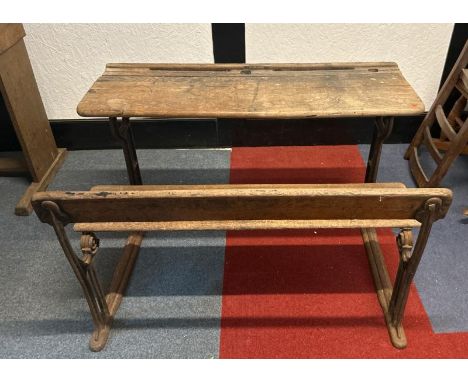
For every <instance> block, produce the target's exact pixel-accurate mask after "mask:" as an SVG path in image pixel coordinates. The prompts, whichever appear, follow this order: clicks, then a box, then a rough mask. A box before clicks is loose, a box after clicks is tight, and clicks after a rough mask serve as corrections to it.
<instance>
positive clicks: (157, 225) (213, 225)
mask: <svg viewBox="0 0 468 382" xmlns="http://www.w3.org/2000/svg"><path fill="white" fill-rule="evenodd" d="M419 226H421V224H420V223H419V222H418V221H417V220H414V219H367V220H364V219H361V220H359V219H355V220H350V219H340V220H221V221H216V220H209V221H176V222H174V221H167V222H112V223H76V224H75V225H74V226H73V229H74V230H75V231H77V232H133V231H135V230H138V231H143V232H147V231H188V230H190V231H209V230H221V231H223V230H226V231H228V230H229V231H236V230H258V229H264V230H276V229H316V228H317V229H319V228H388V227H390V228H394V227H419Z"/></svg>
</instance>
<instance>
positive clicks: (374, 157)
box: [365, 117, 393, 183]
mask: <svg viewBox="0 0 468 382" xmlns="http://www.w3.org/2000/svg"><path fill="white" fill-rule="evenodd" d="M392 129H393V117H378V118H376V119H375V129H374V135H373V137H372V144H371V147H370V151H369V158H368V160H367V169H366V178H365V182H366V183H375V182H376V180H377V172H378V169H379V163H380V154H381V153H382V145H383V143H384V141H385V140H386V139H387V138H388V137H389V136H390V134H391V132H392Z"/></svg>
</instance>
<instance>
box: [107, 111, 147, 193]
mask: <svg viewBox="0 0 468 382" xmlns="http://www.w3.org/2000/svg"><path fill="white" fill-rule="evenodd" d="M109 121H110V125H111V128H112V132H113V133H114V135H115V136H116V137H117V138H118V139H119V140H120V142H121V143H122V149H123V152H124V156H125V164H126V165H127V172H128V180H129V181H130V184H143V182H142V180H141V173H140V166H139V165H138V158H137V154H136V150H135V140H134V139H133V133H132V129H131V126H130V119H129V118H125V117H124V118H122V119H120V120H117V118H115V117H111V118H109Z"/></svg>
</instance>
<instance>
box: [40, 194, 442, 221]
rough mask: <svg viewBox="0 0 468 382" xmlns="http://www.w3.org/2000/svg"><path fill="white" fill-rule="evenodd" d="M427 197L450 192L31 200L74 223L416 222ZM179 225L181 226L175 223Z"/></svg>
mask: <svg viewBox="0 0 468 382" xmlns="http://www.w3.org/2000/svg"><path fill="white" fill-rule="evenodd" d="M431 198H439V199H440V201H441V213H445V212H446V211H447V209H448V206H449V204H450V199H451V193H450V191H449V190H446V189H429V190H424V189H401V188H360V187H358V186H355V188H308V187H307V186H301V185H297V186H290V187H275V185H272V186H271V187H269V188H260V187H250V188H246V187H236V186H231V187H223V188H209V189H200V188H191V189H190V188H182V189H180V188H177V187H174V188H172V189H170V188H169V189H153V190H150V191H140V190H136V191H130V190H128V191H88V192H80V191H74V192H58V191H56V192H43V193H38V194H36V195H35V197H34V199H33V204H34V207H35V209H36V212H37V214H38V216H39V217H40V218H41V220H42V221H47V220H48V219H49V218H48V213H47V211H46V209H47V208H45V207H44V205H43V203H44V202H53V203H55V204H57V205H58V206H59V208H60V210H61V211H62V213H63V214H65V215H67V216H68V219H69V221H70V222H73V223H112V222H120V223H124V222H208V221H216V222H222V221H230V222H236V221H238V222H239V223H242V222H245V221H258V222H261V221H265V223H264V224H261V225H259V226H258V227H257V228H268V224H269V222H270V221H285V222H288V221H289V222H290V224H291V228H294V221H306V220H311V221H313V220H318V221H323V220H337V221H340V220H342V221H347V220H358V221H364V220H371V221H378V220H380V221H382V222H381V223H380V224H383V222H384V221H386V222H387V224H388V226H392V223H391V220H401V221H406V220H407V222H406V223H407V224H409V225H410V226H415V225H418V224H417V222H411V220H415V221H417V220H418V216H417V215H418V211H420V210H421V208H422V207H423V206H424V203H425V202H426V201H427V200H428V199H431ZM180 228H183V227H180Z"/></svg>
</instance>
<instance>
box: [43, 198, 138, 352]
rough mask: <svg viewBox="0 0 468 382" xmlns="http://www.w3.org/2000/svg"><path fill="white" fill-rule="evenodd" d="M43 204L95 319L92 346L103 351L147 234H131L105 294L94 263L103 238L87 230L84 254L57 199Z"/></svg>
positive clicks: (82, 240)
mask: <svg viewBox="0 0 468 382" xmlns="http://www.w3.org/2000/svg"><path fill="white" fill-rule="evenodd" d="M42 206H43V207H44V208H45V209H46V210H48V211H49V214H50V219H49V224H51V225H52V226H53V228H54V231H55V234H56V235H57V239H58V241H59V242H60V245H61V247H62V249H63V252H64V254H65V257H66V258H67V260H68V262H69V263H70V265H71V267H72V270H73V272H74V273H75V276H76V277H77V279H78V281H79V283H80V285H81V288H82V290H83V293H84V295H85V298H86V302H87V303H88V306H89V310H90V313H91V317H92V320H93V323H94V331H93V334H92V336H91V339H90V341H89V347H90V349H91V350H92V351H100V350H102V349H103V348H104V347H105V345H106V343H107V340H108V338H109V332H110V329H111V324H112V320H113V318H114V316H115V313H116V312H117V309H118V308H119V306H120V303H121V301H122V298H123V293H124V291H125V288H126V286H127V283H128V280H129V278H130V275H131V273H132V270H133V265H134V264H135V260H136V257H137V255H138V251H139V249H140V245H141V242H142V239H143V234H142V233H133V234H131V235H130V236H129V240H128V242H127V245H126V246H125V249H124V253H123V255H122V257H121V259H120V260H119V263H118V264H117V267H116V269H115V271H114V275H113V279H112V282H111V287H110V291H109V293H108V294H107V295H104V293H103V290H102V287H101V284H100V282H99V279H98V277H97V274H96V270H95V268H94V265H93V259H94V257H95V255H96V253H97V251H98V248H99V239H98V238H97V237H96V235H95V234H94V233H91V232H84V233H83V234H82V236H81V240H80V245H81V251H82V253H83V256H82V257H79V256H77V254H76V253H75V251H74V250H73V248H72V246H71V244H70V240H69V239H68V236H67V233H66V232H65V226H66V225H67V224H68V219H67V216H66V215H64V214H63V212H62V211H61V210H60V207H59V206H58V205H57V204H56V203H54V202H50V201H46V202H43V203H42Z"/></svg>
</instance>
